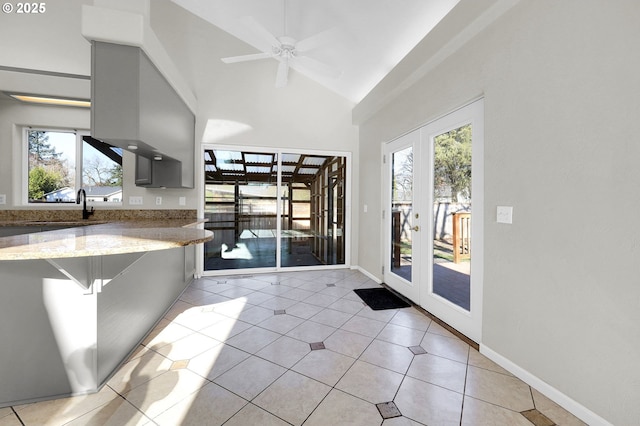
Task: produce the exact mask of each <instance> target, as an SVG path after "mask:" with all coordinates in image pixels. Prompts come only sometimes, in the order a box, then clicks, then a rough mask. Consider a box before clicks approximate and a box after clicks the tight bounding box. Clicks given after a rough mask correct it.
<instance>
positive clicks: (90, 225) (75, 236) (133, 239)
mask: <svg viewBox="0 0 640 426" xmlns="http://www.w3.org/2000/svg"><path fill="white" fill-rule="evenodd" d="M206 221H207V220H206V219H196V218H194V219H165V220H163V219H134V220H121V221H91V220H83V221H74V220H71V221H46V220H43V221H33V220H15V221H0V224H2V225H0V226H16V227H23V226H34V227H38V226H40V227H44V228H46V227H51V226H54V227H56V226H60V227H63V228H62V229H57V230H51V231H43V232H33V233H26V234H21V235H14V236H9V237H0V260H32V259H58V258H74V257H86V256H105V255H113V254H125V253H140V252H147V251H156V250H166V249H171V248H176V247H183V246H188V245H193V244H200V243H204V242H206V241H209V240H211V239H212V238H213V233H212V232H211V231H208V230H205V229H200V228H198V227H197V226H198V225H199V224H202V223H204V222H206Z"/></svg>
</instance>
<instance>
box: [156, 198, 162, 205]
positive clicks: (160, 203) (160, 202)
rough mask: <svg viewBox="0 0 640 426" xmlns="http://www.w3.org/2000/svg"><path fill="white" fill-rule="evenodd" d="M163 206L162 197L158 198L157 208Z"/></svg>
mask: <svg viewBox="0 0 640 426" xmlns="http://www.w3.org/2000/svg"><path fill="white" fill-rule="evenodd" d="M160 205H162V197H156V206H160Z"/></svg>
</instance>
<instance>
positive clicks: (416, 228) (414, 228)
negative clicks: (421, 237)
mask: <svg viewBox="0 0 640 426" xmlns="http://www.w3.org/2000/svg"><path fill="white" fill-rule="evenodd" d="M412 229H413V230H414V231H416V232H417V231H419V230H420V227H419V226H418V225H416V226H414V227H413V228H412Z"/></svg>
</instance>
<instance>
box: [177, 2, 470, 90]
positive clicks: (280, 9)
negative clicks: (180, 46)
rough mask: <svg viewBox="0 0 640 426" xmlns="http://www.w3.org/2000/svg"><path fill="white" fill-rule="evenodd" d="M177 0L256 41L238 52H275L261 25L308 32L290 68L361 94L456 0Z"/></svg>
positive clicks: (276, 33) (278, 35)
mask: <svg viewBox="0 0 640 426" xmlns="http://www.w3.org/2000/svg"><path fill="white" fill-rule="evenodd" d="M172 1H173V2H174V3H176V4H178V5H180V6H182V7H183V8H185V9H187V10H189V11H190V12H192V13H194V14H195V15H198V16H200V17H201V18H203V19H205V20H206V21H208V22H210V23H211V24H213V25H215V26H217V27H219V28H221V29H222V30H224V31H226V32H228V33H230V34H232V35H234V36H236V37H237V38H239V39H240V40H243V41H245V42H246V43H247V44H249V45H250V46H252V48H251V47H248V48H247V49H246V50H243V51H238V52H237V53H236V55H238V56H240V55H246V54H258V53H260V52H267V53H269V54H272V53H273V50H272V43H270V42H269V41H266V40H268V39H269V37H265V34H264V31H262V32H261V31H259V30H258V31H256V28H258V27H260V28H261V29H264V30H266V32H268V33H270V34H271V35H272V37H271V41H273V40H274V38H275V39H278V41H280V42H281V41H283V39H282V37H283V36H287V37H289V39H291V40H289V39H284V40H285V41H292V42H293V44H294V45H295V42H299V41H301V40H307V41H308V42H307V43H303V44H304V45H305V50H306V51H305V52H304V55H303V54H302V52H300V55H299V56H304V58H302V59H300V60H294V61H291V63H290V65H291V66H292V68H293V69H294V70H293V71H291V72H301V73H302V74H304V75H306V76H307V77H309V78H311V79H313V80H315V81H317V82H318V83H320V84H322V85H323V86H325V87H327V88H329V89H331V90H333V91H334V92H337V93H338V94H340V95H342V96H344V97H345V98H347V99H349V100H351V101H353V102H359V101H360V100H361V99H362V98H363V97H364V96H365V95H366V94H367V93H368V92H369V91H370V90H371V89H372V88H373V87H375V85H376V84H377V83H378V82H380V80H381V79H382V78H383V77H384V76H385V75H386V74H387V73H388V72H389V71H390V70H391V69H392V68H393V67H394V66H396V65H397V64H398V62H399V61H400V60H401V59H402V58H403V57H404V56H405V55H406V54H407V53H408V52H409V51H410V50H411V49H412V48H413V47H415V45H416V44H417V43H418V42H419V41H420V40H422V38H424V36H425V35H426V34H427V33H428V32H429V31H430V30H431V29H432V28H433V27H434V26H435V25H436V24H437V23H438V22H440V20H441V19H442V18H443V17H444V16H445V15H446V14H447V13H448V12H449V11H450V10H451V9H452V8H453V7H454V6H455V5H456V4H457V3H458V1H459V0H206V1H203V0H172ZM247 17H248V18H247ZM318 34H322V36H321V37H318V38H312V39H311V40H309V38H310V37H313V36H315V35H318ZM299 47H302V46H301V45H299ZM307 48H309V49H308V50H307ZM300 50H302V49H300ZM264 56H266V55H264ZM261 60H267V61H273V60H274V59H273V58H266V59H261ZM318 62H319V63H321V64H322V65H318V64H317V63H318ZM226 66H229V67H233V66H238V64H237V63H230V64H227V65H226ZM274 69H275V68H274ZM333 71H336V72H335V73H334V72H333ZM273 78H274V82H275V80H276V73H275V72H274V75H273Z"/></svg>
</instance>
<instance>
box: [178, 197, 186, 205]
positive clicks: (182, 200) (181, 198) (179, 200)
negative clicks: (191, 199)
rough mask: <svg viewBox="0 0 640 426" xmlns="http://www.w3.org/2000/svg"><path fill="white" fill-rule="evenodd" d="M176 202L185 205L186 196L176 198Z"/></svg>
mask: <svg viewBox="0 0 640 426" xmlns="http://www.w3.org/2000/svg"><path fill="white" fill-rule="evenodd" d="M178 204H180V205H181V206H186V205H187V197H180V198H178Z"/></svg>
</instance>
